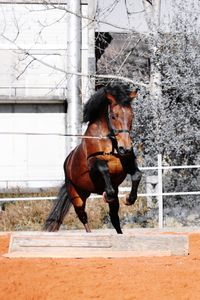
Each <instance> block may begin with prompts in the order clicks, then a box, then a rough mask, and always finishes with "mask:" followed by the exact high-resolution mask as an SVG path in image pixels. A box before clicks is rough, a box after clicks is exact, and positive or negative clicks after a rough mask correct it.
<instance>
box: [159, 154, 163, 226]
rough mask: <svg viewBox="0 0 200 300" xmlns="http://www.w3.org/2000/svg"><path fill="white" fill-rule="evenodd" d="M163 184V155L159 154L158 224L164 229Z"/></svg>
mask: <svg viewBox="0 0 200 300" xmlns="http://www.w3.org/2000/svg"><path fill="white" fill-rule="evenodd" d="M162 186H163V184H162V155H161V154H158V213H159V216H158V224H159V228H163V187H162Z"/></svg>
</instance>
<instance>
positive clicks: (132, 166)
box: [123, 152, 142, 205]
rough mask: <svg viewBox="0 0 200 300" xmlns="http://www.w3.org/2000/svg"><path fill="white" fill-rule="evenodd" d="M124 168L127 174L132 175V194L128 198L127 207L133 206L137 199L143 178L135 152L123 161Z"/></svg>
mask: <svg viewBox="0 0 200 300" xmlns="http://www.w3.org/2000/svg"><path fill="white" fill-rule="evenodd" d="M123 167H124V170H125V172H126V173H127V174H130V175H131V192H130V194H129V195H128V196H127V197H126V202H125V204H126V205H132V204H134V203H135V201H136V199H137V190H138V186H139V183H140V180H141V177H142V172H141V171H140V170H139V169H138V166H137V160H136V156H135V154H134V152H132V154H131V156H130V157H129V158H127V159H126V160H124V161H123Z"/></svg>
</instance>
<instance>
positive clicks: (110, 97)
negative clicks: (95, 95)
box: [106, 93, 116, 104]
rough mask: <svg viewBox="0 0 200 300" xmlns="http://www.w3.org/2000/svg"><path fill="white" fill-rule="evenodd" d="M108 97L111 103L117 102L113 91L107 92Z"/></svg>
mask: <svg viewBox="0 0 200 300" xmlns="http://www.w3.org/2000/svg"><path fill="white" fill-rule="evenodd" d="M106 98H107V99H108V100H109V102H110V103H111V104H114V103H115V102H116V100H115V97H114V96H113V95H112V94H111V93H106Z"/></svg>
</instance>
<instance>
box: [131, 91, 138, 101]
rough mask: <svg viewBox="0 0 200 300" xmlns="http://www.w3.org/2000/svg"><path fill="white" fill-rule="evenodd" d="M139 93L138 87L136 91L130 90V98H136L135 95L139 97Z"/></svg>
mask: <svg viewBox="0 0 200 300" xmlns="http://www.w3.org/2000/svg"><path fill="white" fill-rule="evenodd" d="M137 94H138V89H136V90H135V91H132V92H130V94H129V98H131V99H134V98H135V97H137Z"/></svg>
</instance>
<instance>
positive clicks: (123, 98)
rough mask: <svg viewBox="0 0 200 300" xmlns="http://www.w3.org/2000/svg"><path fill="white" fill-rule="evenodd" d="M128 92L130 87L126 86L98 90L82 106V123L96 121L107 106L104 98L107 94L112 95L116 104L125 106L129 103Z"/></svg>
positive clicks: (106, 100) (107, 101) (107, 102)
mask: <svg viewBox="0 0 200 300" xmlns="http://www.w3.org/2000/svg"><path fill="white" fill-rule="evenodd" d="M130 92H131V90H130V87H129V86H127V85H114V86H108V87H105V88H101V89H99V90H98V91H97V92H96V93H95V94H94V95H92V96H91V98H90V99H89V100H88V101H87V102H86V104H85V106H84V109H83V122H90V123H92V122H94V121H95V120H97V119H98V117H99V115H100V112H101V111H102V110H103V109H105V107H106V106H108V104H109V100H108V99H107V98H106V94H107V93H110V94H111V95H113V96H114V98H115V100H116V102H117V103H118V104H120V105H122V106H127V105H130V102H131V98H130V97H129V94H130Z"/></svg>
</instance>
